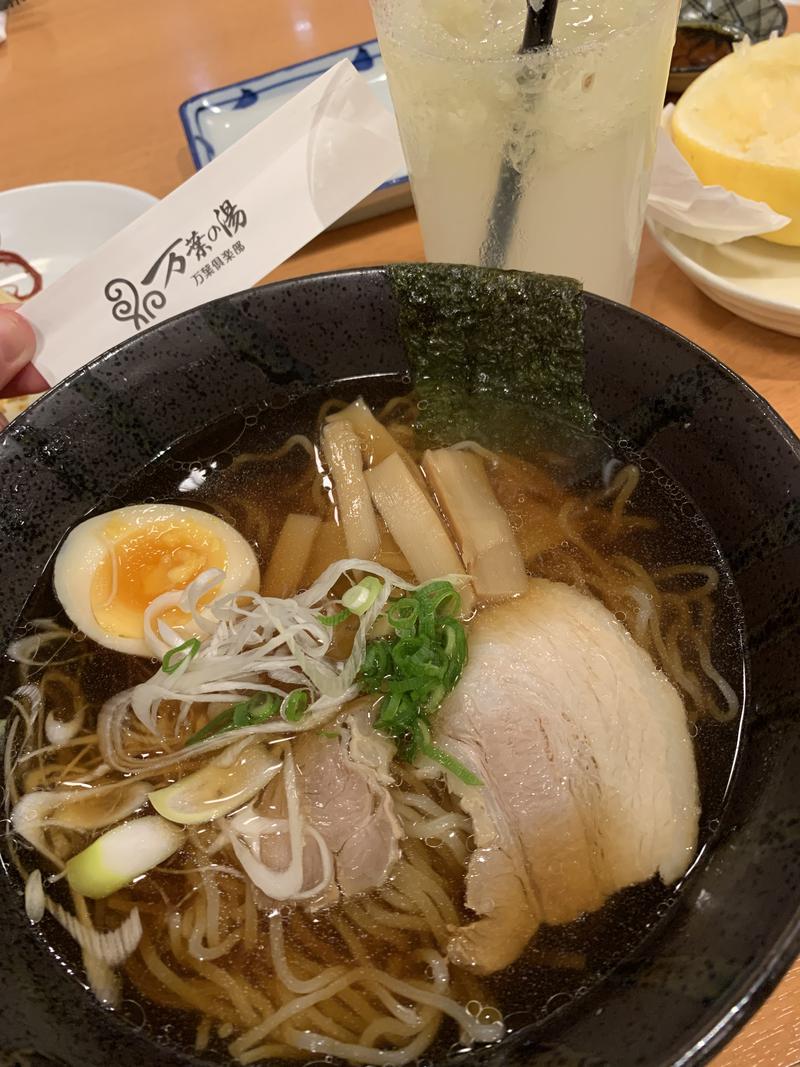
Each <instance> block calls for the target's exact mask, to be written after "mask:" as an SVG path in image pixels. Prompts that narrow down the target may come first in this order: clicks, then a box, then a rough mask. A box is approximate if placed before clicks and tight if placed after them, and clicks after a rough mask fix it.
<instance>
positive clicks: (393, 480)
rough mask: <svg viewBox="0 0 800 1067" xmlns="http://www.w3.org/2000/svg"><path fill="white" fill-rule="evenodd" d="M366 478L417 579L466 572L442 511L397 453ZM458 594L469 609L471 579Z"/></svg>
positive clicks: (370, 471) (471, 605) (390, 530)
mask: <svg viewBox="0 0 800 1067" xmlns="http://www.w3.org/2000/svg"><path fill="white" fill-rule="evenodd" d="M366 479H367V483H368V485H369V488H370V492H371V493H372V499H373V500H374V501H375V507H376V508H377V509H378V511H379V512H380V513H381V516H382V517H383V521H384V522H385V523H386V525H387V526H388V528H389V533H390V534H391V535H392V537H393V538H394V539H395V541H396V542H397V545H398V547H399V549H400V551H401V552H402V553H403V555H404V556H405V557H406V559H407V560H408V563H409V566H410V567H411V569H412V570H413V571H414V574H415V575H416V579H417V581H418V582H420V583H422V582H428V581H431V579H433V578H444V577H449V576H451V575H458V574H464V565H463V563H462V562H461V560H460V559H459V556H458V553H457V552H456V550H455V548H454V547H453V542H452V541H451V540H450V535H449V534H448V532H447V530H446V529H445V525H444V523H443V522H442V518H441V516H440V515H439V512H438V511H437V510H436V508H435V507H434V505H433V504H432V503H431V501H430V498H429V497H428V495H427V493H424V492H423V491H422V489H420V487H419V486H418V485H417V483H416V481H415V480H414V478H413V477H412V475H411V472H410V471H409V470H408V468H407V467H406V465H405V464H404V463H403V460H402V459H401V458H400V456H399V455H397V453H395V454H394V455H392V456H389V458H388V459H385V460H384V461H383V463H379V464H378V466H377V467H373V468H372V470H369V471H367V473H366ZM459 593H460V594H461V604H462V607H463V609H464V611H465V612H466V613H468V612H470V611H471V610H472V607H473V603H474V597H473V594H472V589H471V588H470V585H469V583H468V582H464V583H463V585H462V586H461V587H459Z"/></svg>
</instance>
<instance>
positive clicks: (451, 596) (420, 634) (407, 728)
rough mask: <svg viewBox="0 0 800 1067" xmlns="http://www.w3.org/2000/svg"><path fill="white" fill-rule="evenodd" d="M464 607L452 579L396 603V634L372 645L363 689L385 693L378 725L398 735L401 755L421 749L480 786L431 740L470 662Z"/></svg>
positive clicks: (392, 610)
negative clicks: (447, 699)
mask: <svg viewBox="0 0 800 1067" xmlns="http://www.w3.org/2000/svg"><path fill="white" fill-rule="evenodd" d="M460 609H461V597H460V596H459V595H458V593H457V592H456V590H455V589H454V588H453V585H452V584H451V583H450V582H447V581H438V582H429V583H428V584H427V585H425V586H422V588H421V589H417V590H415V592H413V593H410V594H408V595H407V596H403V597H400V598H398V599H396V600H393V601H391V603H390V604H389V605H388V607H387V610H386V615H385V616H384V617H385V619H386V621H387V623H388V624H389V626H391V628H392V629H393V630H394V634H395V636H394V637H392V638H381V639H378V640H373V641H370V642H369V643H368V644H367V649H366V653H365V656H364V662H363V664H362V666H361V670H360V671H359V675H358V680H359V684H360V687H361V690H362V692H364V693H379V692H380V693H383V694H384V695H383V696H382V697H381V699H380V701H379V702H378V715H377V718H376V720H375V729H376V730H379V731H380V732H381V733H383V734H386V735H387V736H388V737H391V738H393V739H394V741H395V742H396V743H397V748H398V754H399V756H400V758H401V759H404V760H408V761H409V762H412V761H413V760H414V759H415V757H416V756H417V754H418V753H420V752H421V753H423V754H424V755H426V756H428V757H429V758H431V759H434V760H436V761H437V762H438V763H441V764H442V766H443V767H445V768H446V769H447V770H448V771H450V773H451V774H454V775H456V777H458V778H460V779H461V781H463V782H465V783H466V784H467V785H480V784H481V783H480V781H479V779H478V778H476V777H475V775H474V774H472V772H471V771H469V770H468V769H467V768H466V767H464V766H462V765H461V764H460V763H459V762H458V760H455V759H453V757H452V756H449V755H448V754H447V753H446V752H443V751H442V750H441V749H439V748H437V747H436V746H435V745H433V744H432V743H431V739H430V726H431V722H432V720H433V717H434V715H435V714H436V712H437V711H438V710H439V707H440V706H441V704H442V701H443V700H444V699H445V697H446V696H447V694H448V693H449V692H451V690H452V689H453V687H454V686H455V685H456V683H457V682H458V679H459V678H460V677H461V674H462V671H463V670H464V667H465V665H466V662H467V635H466V631H465V630H464V627H463V625H462V624H461V622H460V621H459V620H458V619H457V618H456V617H455V615H457V613H458V612H459V611H460ZM451 613H452V614H451Z"/></svg>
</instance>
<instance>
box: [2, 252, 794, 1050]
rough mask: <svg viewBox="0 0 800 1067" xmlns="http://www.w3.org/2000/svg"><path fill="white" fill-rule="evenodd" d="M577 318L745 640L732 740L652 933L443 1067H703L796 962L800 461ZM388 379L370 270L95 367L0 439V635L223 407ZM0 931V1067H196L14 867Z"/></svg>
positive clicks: (676, 347) (616, 319) (789, 448)
mask: <svg viewBox="0 0 800 1067" xmlns="http://www.w3.org/2000/svg"><path fill="white" fill-rule="evenodd" d="M585 303H586V360H587V368H586V387H587V389H588V392H589V395H590V397H591V400H592V402H593V404H594V407H595V409H596V411H597V413H598V414H599V415H600V416H601V417H602V418H603V419H605V420H607V421H608V422H609V423H611V424H613V425H615V426H616V427H618V428H619V430H620V432H621V433H622V435H623V436H624V437H626V438H627V439H628V441H629V442H631V443H632V445H633V446H634V447H636V448H643V449H644V450H645V451H646V453H647V455H648V456H649V457H652V458H653V459H654V460H656V461H657V462H658V463H659V464H660V465H661V466H662V467H663V468H665V469H666V471H667V472H668V473H669V474H670V475H671V476H672V478H673V479H674V480H675V481H677V482H678V483H679V484H680V485H681V486H682V487H683V488H684V489H685V490H686V492H687V493H688V494H689V495H690V496H691V498H692V499H693V501H694V502H695V503H696V505H697V507H698V508H699V509H700V511H701V512H702V513H703V515H704V516H705V517H706V519H707V520H708V522H709V523H710V524H711V526H712V527H713V529H714V530H715V531H716V534H717V537H718V539H719V541H720V542H721V546H722V549H723V551H724V553H725V555H726V557H727V559H728V561H729V563H730V566H731V568H732V572H733V574H734V577H735V581H736V584H737V586H738V592H739V595H740V597H741V601H742V604H743V609H744V617H745V621H746V625H747V630H748V634H749V655H750V671H749V693H748V695H747V703H746V713H745V726H744V730H743V733H742V737H741V745H740V755H739V758H738V763H737V769H736V773H735V775H734V777H733V780H732V781H731V783H730V786H729V788H728V790H727V799H726V803H725V807H724V809H723V811H722V812H721V816H720V819H719V825H718V826H715V827H713V828H712V829H713V831H714V832H713V833H712V834H711V836H710V839H709V840H708V843H707V845H706V847H705V849H704V850H703V852H702V853H701V855H700V858H699V860H698V862H697V863H696V864H695V866H694V868H693V870H692V872H691V873H690V875H689V877H688V878H687V879H686V880H685V882H684V883H683V884H682V886H681V888H680V891H679V892H677V893H676V894H675V895H674V899H673V900H672V902H671V904H670V906H669V907H667V908H666V909H665V913H664V914H663V915H662V917H661V919H660V921H659V922H658V923H656V924H655V925H654V926H653V927H652V929H651V930H650V931H649V933H648V935H647V937H645V938H644V939H643V940H642V941H641V942H640V944H639V945H638V947H637V948H636V950H635V951H634V952H633V953H632V954H629V955H628V956H626V957H625V958H624V959H623V960H622V961H621V962H620V963H619V964H618V965H617V966H616V967H615V968H614V969H613V970H612V972H611V973H610V974H608V975H607V976H606V977H605V978H604V979H603V980H602V981H600V982H598V983H597V984H596V985H594V986H593V987H592V988H590V989H588V990H587V991H585V993H584V994H583V995H581V996H577V997H574V998H571V999H570V1000H569V1002H568V1003H561V1004H553V1005H552V1007H553V1010H552V1011H551V1012H550V1014H549V1015H548V1016H547V1017H546V1018H544V1019H543V1021H542V1022H541V1023H540V1024H538V1025H536V1026H533V1027H528V1028H527V1029H526V1028H523V1029H521V1030H520V1031H518V1032H517V1033H515V1034H514V1035H513V1037H512V1038H511V1039H510V1040H509V1041H508V1043H507V1044H504V1045H503V1046H501V1047H491V1048H486V1049H483V1050H481V1051H477V1052H474V1053H472V1054H469V1055H459V1056H458V1057H457V1060H456V1061H454V1062H458V1063H460V1064H463V1063H468V1064H480V1065H482V1067H501V1065H503V1067H514V1065H523V1064H524V1065H536V1067H544V1065H547V1067H556V1065H563V1067H567V1065H569V1067H600V1065H603V1064H609V1065H614V1067H633V1065H643V1067H644V1065H646V1067H662V1065H663V1067H666V1065H668V1064H681V1065H684V1064H690V1063H692V1064H696V1063H700V1062H703V1061H704V1060H706V1059H707V1058H708V1057H709V1056H710V1055H711V1054H712V1053H713V1052H714V1050H716V1049H718V1048H719V1047H720V1045H722V1043H723V1042H724V1041H726V1040H727V1039H729V1038H730V1036H731V1035H732V1034H733V1032H734V1031H735V1030H736V1029H737V1028H738V1027H739V1026H741V1025H742V1023H743V1022H744V1020H745V1019H746V1018H747V1017H748V1016H749V1015H750V1014H751V1013H752V1012H753V1011H754V1010H755V1009H756V1007H757V1006H758V1005H759V1004H760V1003H761V1002H762V1000H763V999H764V998H765V996H766V995H767V993H768V992H769V991H770V990H771V989H772V988H773V986H774V985H775V983H776V982H777V981H778V979H779V978H780V976H781V975H782V973H783V972H784V971H785V969H786V968H787V966H788V965H789V963H790V962H791V960H792V958H793V956H794V954H795V953H796V951H797V950H798V947H799V946H800V939H799V937H798V934H799V933H800V800H798V795H799V794H798V782H799V781H800V657H798V655H797V638H798V628H799V627H798V621H799V620H800V443H799V442H798V440H797V438H796V437H795V436H794V435H793V434H792V433H791V431H790V430H789V429H788V428H787V427H786V425H785V424H784V423H783V422H782V421H781V420H780V419H779V418H778V416H777V415H776V414H775V412H774V411H772V409H771V408H770V407H769V405H768V404H767V403H766V402H765V401H764V400H763V399H762V398H761V397H759V396H758V395H757V394H756V393H754V392H753V391H752V390H751V389H750V388H748V386H747V385H745V384H744V382H742V381H741V380H740V379H738V378H737V377H736V376H735V375H733V374H732V373H731V372H730V371H729V370H727V369H726V368H725V367H723V366H722V365H721V364H719V363H718V362H716V361H715V360H714V359H713V358H711V357H710V356H709V355H707V354H706V353H705V352H703V351H701V350H700V349H699V348H697V347H696V346H695V345H693V344H691V343H690V342H689V341H687V340H685V339H684V338H682V337H679V336H677V335H676V334H674V333H672V332H671V331H670V330H668V329H666V328H665V327H663V326H661V325H659V324H658V323H656V322H653V321H652V320H651V319H648V318H645V317H644V316H642V315H639V314H636V313H635V312H632V311H630V310H628V309H626V308H623V307H620V306H618V305H615V304H612V303H609V302H607V301H605V300H602V299H600V298H598V297H595V296H587V297H586V298H585ZM500 313H501V312H499V311H498V312H497V314H500ZM407 369H408V364H407V356H406V352H405V351H404V346H403V343H402V341H401V336H400V332H399V329H398V305H397V298H396V296H395V292H394V289H393V287H392V282H391V271H390V270H389V269H387V268H372V269H364V270H354V271H346V272H342V273H335V274H328V275H322V276H318V277H312V278H301V279H297V280H294V281H289V282H283V283H281V284H278V285H273V286H269V287H267V288H263V289H258V290H255V291H251V292H245V293H240V294H238V295H236V296H233V297H230V298H227V299H225V300H221V301H217V302H216V303H214V304H210V305H207V306H205V307H201V308H198V309H197V310H195V311H191V312H189V313H187V314H185V315H181V316H179V317H177V318H174V319H172V320H170V321H167V322H164V323H163V324H161V325H159V326H157V327H154V328H153V329H150V330H148V331H147V332H145V333H143V334H141V335H139V336H137V337H135V338H133V339H132V340H130V341H128V342H126V343H125V344H124V345H121V346H120V347H119V348H117V349H115V350H114V351H112V352H109V353H107V354H106V355H105V356H103V357H101V358H100V359H98V360H96V361H95V362H94V363H92V364H91V365H90V366H89V367H88V368H87V369H85V370H83V371H81V372H79V373H78V374H76V375H74V376H73V377H72V378H70V379H69V380H68V381H67V382H65V383H64V384H62V385H61V386H59V387H58V388H56V389H54V390H53V391H52V392H51V393H49V394H48V395H47V396H46V397H45V398H44V399H42V400H41V401H39V402H38V403H37V404H36V405H35V406H34V407H33V408H32V409H31V410H30V411H29V412H28V413H27V414H25V415H23V416H22V417H21V418H19V419H17V420H16V421H15V422H14V423H12V425H11V426H10V428H9V429H8V430H6V432H5V433H4V434H3V435H1V436H0V500H2V507H1V508H0V584H1V585H2V590H3V595H2V597H0V630H2V634H3V636H4V639H5V641H7V640H8V636H9V634H10V633H11V632H13V630H14V627H15V626H16V624H17V620H18V619H19V617H20V615H21V613H22V611H23V608H24V605H25V602H26V598H27V597H28V596H29V594H30V593H31V590H32V589H33V587H34V584H35V583H36V581H37V579H38V577H39V575H40V574H41V572H42V570H43V569H44V567H45V565H46V564H47V561H48V559H49V558H50V556H51V555H52V553H53V551H54V549H55V547H56V545H57V544H58V542H59V540H60V538H61V537H62V536H63V534H64V532H65V531H66V530H67V529H68V528H69V527H70V526H71V525H72V524H74V523H75V522H76V521H77V520H79V519H80V518H81V517H82V516H83V515H85V514H86V512H88V511H89V510H90V509H93V508H94V507H96V506H98V505H100V506H102V505H103V502H104V500H107V499H108V498H109V496H110V495H112V496H113V494H114V492H115V490H116V489H117V487H119V486H121V485H123V484H124V483H125V482H126V481H128V480H129V479H130V478H131V476H132V475H134V474H135V473H136V472H138V471H140V470H141V468H142V467H144V466H145V465H146V464H148V462H149V461H151V460H152V459H153V458H154V457H155V456H157V455H159V454H160V453H162V452H163V451H164V449H166V448H167V447H169V446H170V445H171V444H172V443H173V442H175V441H177V440H179V439H181V438H183V437H185V436H187V435H191V434H194V433H196V432H197V431H199V430H201V429H203V428H204V427H206V426H208V425H210V424H211V423H212V422H214V421H216V420H217V419H218V418H219V416H220V415H221V414H222V413H224V412H227V411H233V410H235V409H236V408H238V407H241V406H245V405H251V404H253V403H254V402H261V403H263V404H265V405H266V404H272V405H280V404H285V403H286V402H287V400H288V399H289V398H290V397H291V396H292V395H295V394H297V393H301V392H303V391H304V390H309V389H311V388H314V387H318V386H323V385H326V384H328V383H332V382H337V381H341V380H343V379H349V378H357V377H362V376H364V375H381V374H393V375H397V374H402V373H404V372H406V371H407ZM0 914H2V922H0V961H1V962H0V975H1V976H2V981H1V982H0V1059H1V1060H2V1062H4V1063H15V1062H20V1063H22V1062H24V1063H31V1064H36V1063H52V1062H55V1063H65V1064H70V1065H79V1064H80V1065H81V1067H101V1065H103V1067H104V1065H106V1064H111V1063H113V1064H116V1065H118V1067H127V1065H131V1067H134V1065H135V1067H140V1065H141V1064H155V1063H158V1064H159V1065H170V1064H199V1063H202V1062H206V1061H205V1060H204V1059H203V1057H202V1056H194V1055H192V1054H191V1053H189V1052H185V1051H181V1050H180V1049H179V1048H177V1047H174V1046H173V1045H172V1044H171V1043H170V1036H169V1034H168V1033H164V1032H162V1033H160V1034H159V1033H157V1034H155V1035H154V1034H153V1033H152V1032H150V1031H148V1028H147V1027H146V1026H145V1025H143V1024H142V1020H141V1018H139V1020H138V1022H139V1025H138V1026H137V1024H136V1021H135V1020H134V1021H133V1022H132V1021H131V1020H130V1019H129V1018H126V1017H125V1015H124V1013H119V1014H114V1013H111V1012H108V1011H105V1010H103V1009H102V1008H101V1007H100V1006H99V1005H98V1004H97V1003H96V1002H95V1001H94V999H93V997H92V996H91V995H90V994H89V993H88V992H87V991H86V990H85V988H84V987H83V986H82V985H81V979H80V972H79V969H76V970H74V971H73V970H72V969H71V968H70V966H69V965H68V963H67V962H66V961H64V960H61V959H59V957H58V954H57V952H55V951H54V950H53V949H52V947H48V944H47V942H46V941H45V940H43V939H42V937H41V934H40V932H39V931H38V930H35V929H34V928H33V927H32V926H31V925H30V924H29V923H28V921H27V920H26V918H25V914H24V910H23V906H22V886H21V884H20V882H19V879H18V878H17V877H16V874H15V872H12V871H9V870H6V871H5V873H4V874H0ZM154 1040H157V1041H158V1045H157V1046H156V1045H154V1043H153V1042H154ZM15 1056H17V1057H24V1058H23V1059H15Z"/></svg>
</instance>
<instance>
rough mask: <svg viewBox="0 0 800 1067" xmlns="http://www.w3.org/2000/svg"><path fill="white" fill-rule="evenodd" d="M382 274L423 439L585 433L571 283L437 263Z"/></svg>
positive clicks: (578, 320)
mask: <svg viewBox="0 0 800 1067" xmlns="http://www.w3.org/2000/svg"><path fill="white" fill-rule="evenodd" d="M388 272H389V278H390V280H391V283H392V287H393V289H394V293H395V297H396V299H397V303H398V307H399V326H400V333H401V336H402V338H403V342H404V345H405V347H406V351H407V354H408V357H409V360H410V363H411V367H412V371H413V373H414V380H415V385H416V389H417V393H418V395H419V397H420V400H421V401H422V403H421V407H420V414H419V420H418V424H417V431H418V432H419V433H420V434H421V435H422V436H423V437H424V438H425V439H426V440H427V441H428V442H430V443H437V442H441V441H443V440H444V439H449V440H453V439H455V438H475V439H477V440H481V441H483V442H484V443H486V444H490V445H491V444H494V445H499V444H502V440H499V439H498V438H502V437H504V436H506V435H507V436H508V437H513V436H515V435H518V433H519V428H520V425H521V424H524V427H525V434H526V436H527V437H528V438H529V439H531V438H541V437H542V436H543V435H548V436H549V435H551V434H552V433H554V432H556V430H557V427H558V425H559V424H569V425H571V426H572V427H573V428H574V429H576V430H578V431H581V430H582V431H584V432H585V431H587V430H590V429H591V428H592V426H593V422H594V416H593V414H592V408H591V404H590V403H589V399H588V397H587V395H586V393H585V391H584V387H583V379H584V347H583V290H582V287H581V285H580V283H579V282H577V281H575V280H574V279H573V278H561V277H556V276H552V275H546V274H527V273H523V272H521V271H504V270H489V269H485V268H479V267H470V266H458V265H451V264H444V263H432V264H431V263H400V264H396V265H393V266H390V267H389V268H388ZM556 436H560V434H558V433H556ZM532 443H533V442H532Z"/></svg>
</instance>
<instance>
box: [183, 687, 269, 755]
mask: <svg viewBox="0 0 800 1067" xmlns="http://www.w3.org/2000/svg"><path fill="white" fill-rule="evenodd" d="M280 707H281V701H280V697H278V696H276V695H275V693H257V694H256V695H255V696H253V697H250V699H249V700H242V701H240V702H239V703H238V704H233V705H232V706H231V707H229V708H225V710H224V711H221V712H220V713H219V715H215V716H214V718H213V719H210V720H209V721H208V722H207V723H206V724H205V726H203V727H201V728H200V729H199V730H198V731H197V733H194V734H192V736H191V737H190V738H189V740H188V741H187V742H186V744H187V745H197V744H199V743H200V742H201V741H207V740H208V739H209V737H216V736H217V735H218V734H224V733H228V732H229V731H230V730H239V729H241V728H242V727H243V726H258V725H260V724H261V723H262V722H267V720H268V719H274V718H275V716H276V715H277V714H278V712H279V711H280Z"/></svg>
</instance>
